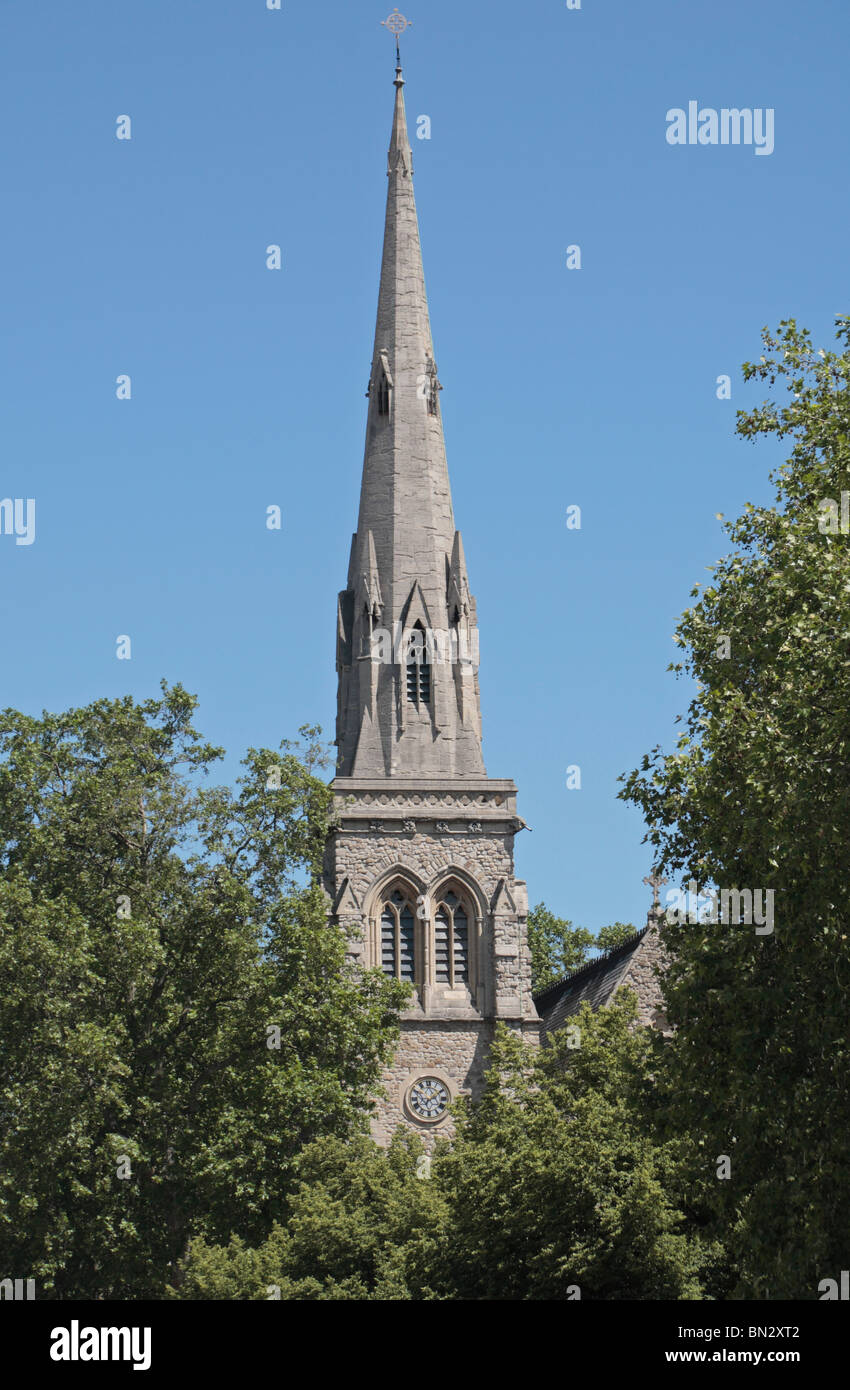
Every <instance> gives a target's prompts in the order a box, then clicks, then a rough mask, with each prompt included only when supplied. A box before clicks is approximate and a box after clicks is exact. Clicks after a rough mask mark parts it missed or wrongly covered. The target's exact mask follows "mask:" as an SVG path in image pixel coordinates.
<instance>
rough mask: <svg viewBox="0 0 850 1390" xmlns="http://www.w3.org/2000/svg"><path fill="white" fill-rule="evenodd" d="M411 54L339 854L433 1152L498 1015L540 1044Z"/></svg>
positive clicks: (347, 614)
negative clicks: (500, 771)
mask: <svg viewBox="0 0 850 1390" xmlns="http://www.w3.org/2000/svg"><path fill="white" fill-rule="evenodd" d="M403 87H404V79H403V77H402V73H401V66H400V62H399V60H398V59H397V66H396V76H395V89H396V95H395V111H394V114H393V125H392V135H391V138H390V148H389V158H388V165H387V175H388V181H389V182H388V189H387V207H386V220H385V226H384V249H383V258H382V263H381V281H380V288H379V292H378V315H377V324H376V328H375V342H374V350H373V353H372V370H371V376H370V379H369V389H368V392H367V396H368V402H369V404H368V411H367V420H366V448H365V456H364V461H363V478H362V484H361V490H360V512H359V517H358V522H357V531H356V533H355V535H354V537H353V540H352V544H351V558H350V562H349V568H348V583H347V587H346V588H345V589H344V590H343V592H342V593H341V594H340V596H339V606H338V616H337V672H338V679H339V689H338V708H337V727H336V743H337V748H338V759H337V775H336V777H335V779H334V782H333V791H334V803H335V812H336V817H335V825H334V828H333V831H332V833H331V836H330V839H329V843H328V851H327V859H326V886H327V888H328V891H329V893H330V894H331V897H332V899H333V914H334V919H335V920H336V921H338V922H339V923H340V924H341V925H342V926H343V927H344V928H345V929H346V931H347V932H348V934H349V939H350V942H351V946H350V952H351V955H352V957H353V958H354V959H355V960H356V961H357V962H358V963H359V964H360V965H362V966H364V967H372V968H379V969H383V970H384V971H385V972H386V973H387V974H390V975H394V976H395V977H397V978H399V979H402V980H407V981H409V982H410V983H411V985H412V987H413V995H412V998H411V1000H410V1004H409V1007H408V1008H407V1010H406V1011H405V1012H404V1013H403V1015H402V1031H401V1039H400V1043H399V1047H398V1050H397V1053H396V1057H395V1060H394V1063H393V1065H392V1067H391V1068H390V1069H389V1071H388V1072H387V1074H386V1075H385V1077H384V1080H383V1084H384V1088H385V1090H386V1097H385V1098H384V1099H381V1100H379V1101H378V1104H377V1113H376V1120H375V1137H376V1138H377V1139H378V1140H379V1141H380V1142H385V1141H387V1140H388V1139H389V1138H390V1137H391V1135H392V1132H393V1130H394V1129H395V1127H396V1126H397V1125H398V1124H402V1123H406V1124H407V1125H409V1126H411V1127H412V1128H414V1129H416V1130H418V1131H419V1132H420V1133H421V1134H422V1136H423V1138H424V1139H425V1141H426V1143H427V1144H428V1146H429V1147H430V1141H431V1140H432V1139H433V1137H434V1136H435V1135H437V1134H443V1135H445V1134H450V1133H451V1118H450V1116H449V1115H448V1113H447V1112H448V1106H449V1105H450V1104H451V1101H452V1100H454V1098H455V1097H456V1096H457V1095H458V1094H467V1095H468V1094H472V1095H475V1094H477V1092H478V1090H479V1088H480V1085H481V1081H482V1077H483V1073H484V1069H485V1067H486V1060H487V1051H488V1047H489V1043H490V1040H491V1038H492V1035H493V1030H494V1027H495V1024H496V1022H497V1021H499V1020H501V1021H503V1022H505V1023H506V1024H507V1025H508V1026H509V1027H510V1028H512V1029H515V1030H517V1031H518V1032H520V1033H522V1034H524V1035H530V1036H531V1037H532V1038H533V1039H535V1040H536V1039H537V1037H538V1032H539V1026H540V1025H539V1020H538V1016H537V1012H536V1009H535V1007H534V1003H533V1000H532V997H531V963H530V956H529V951H528V945H527V940H526V917H527V913H528V897H527V893H526V888H525V884H524V883H522V882H520V881H519V880H517V879H515V878H514V863H513V843H514V836H515V835H516V833H517V831H519V830H520V829H522V826H523V822H522V820H520V819H519V817H518V816H517V811H516V787H515V786H514V783H513V782H512V781H510V780H508V779H502V778H490V777H488V776H487V774H486V772H485V769H484V758H483V754H482V749H481V713H480V705H479V688H478V630H477V623H476V607H475V599H474V598H473V597H472V595H471V593H470V590H469V581H468V577H467V572H466V560H465V558H464V551H463V543H462V541H461V537H460V532H459V531H456V530H455V523H454V515H453V512H452V499H451V491H450V488H449V475H448V467H447V464H446V451H445V443H444V440H443V425H442V418H441V413H440V395H439V393H440V391H441V389H442V388H441V386H440V382H439V381H438V379H437V365H436V361H435V358H434V347H433V343H432V340H431V327H430V322H429V314H428V301H427V297H426V293H425V277H424V273H423V269H422V254H421V250H420V244H419V226H418V221H417V216H416V204H415V201H414V196H413V162H412V154H411V148H410V142H409V139H408V134H407V124H406V120H405V110H404V95H403Z"/></svg>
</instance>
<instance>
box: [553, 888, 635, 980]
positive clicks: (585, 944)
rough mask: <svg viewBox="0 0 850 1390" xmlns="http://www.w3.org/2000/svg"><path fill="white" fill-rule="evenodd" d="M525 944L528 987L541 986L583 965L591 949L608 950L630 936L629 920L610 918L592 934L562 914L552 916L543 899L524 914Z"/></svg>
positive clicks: (631, 934) (633, 929)
mask: <svg viewBox="0 0 850 1390" xmlns="http://www.w3.org/2000/svg"><path fill="white" fill-rule="evenodd" d="M527 930H528V946H529V950H530V952H531V985H532V989H535V990H538V989H545V988H546V986H547V985H550V984H552V983H553V982H554V981H555V980H559V979H561V977H562V976H563V975H568V974H569V973H570V972H571V971H572V970H578V969H579V968H580V967H581V966H582V965H586V964H587V962H588V960H590V958H591V952H592V951H594V950H597V951H610V950H612V949H613V948H614V947H615V946H619V945H620V944H621V943H622V942H623V941H627V940H628V938H629V937H630V936H634V934H635V928H634V927H633V926H632V925H631V923H629V922H612V923H611V925H610V926H607V927H601V928H600V930H599V932H598V933H597V935H596V936H594V935H593V933H592V932H590V931H588V930H587V928H586V927H574V926H573V924H572V922H570V921H569V920H568V919H567V918H566V917H556V916H555V914H554V912H550V910H549V908H548V907H547V906H546V904H545V903H538V904H537V906H536V907H533V908H532V909H531V911H530V912H529V914H528V929H527Z"/></svg>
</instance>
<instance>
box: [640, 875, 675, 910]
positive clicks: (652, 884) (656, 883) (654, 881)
mask: <svg viewBox="0 0 850 1390" xmlns="http://www.w3.org/2000/svg"><path fill="white" fill-rule="evenodd" d="M643 881H644V883H645V884H646V885H647V886H648V887H649V888H651V889H652V907H653V910H654V911H656V912H657V911H658V890H659V889H660V888H663V887H664V884H665V883H667V882H669V880H668V879H666V878H662V877H661V875H660V874H659V873H658V871H657V869H653V870H652V873H651V874H648V875H647V877H646V878H645V879H644V880H643Z"/></svg>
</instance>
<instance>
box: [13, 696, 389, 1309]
mask: <svg viewBox="0 0 850 1390" xmlns="http://www.w3.org/2000/svg"><path fill="white" fill-rule="evenodd" d="M195 704H196V702H195V700H194V698H193V697H192V696H190V695H189V694H187V692H186V691H185V690H183V689H182V687H180V686H179V685H177V686H174V687H172V688H168V687H166V686H165V685H163V693H162V698H161V699H158V700H148V701H145V702H143V703H140V704H137V703H134V702H133V701H132V700H131V699H129V698H126V699H118V700H99V701H96V702H95V703H94V704H91V705H89V706H87V707H85V708H82V709H75V710H70V711H68V712H67V713H65V714H60V715H50V714H45V715H43V716H42V717H41V718H40V719H35V718H29V717H27V716H24V715H22V714H19V713H17V712H15V711H12V710H7V711H5V713H4V714H3V715H2V716H0V1076H2V1080H1V1081H0V1117H2V1123H0V1265H2V1267H3V1269H4V1270H7V1271H10V1272H13V1273H14V1272H16V1271H17V1272H19V1273H22V1274H25V1275H26V1276H28V1277H34V1278H35V1279H36V1281H37V1285H38V1289H39V1296H40V1297H51V1296H54V1297H72V1296H76V1297H86V1298H95V1297H101V1298H133V1297H136V1298H137V1297H145V1296H161V1295H162V1291H163V1289H164V1286H165V1283H166V1280H167V1278H168V1277H169V1275H170V1273H171V1272H173V1270H174V1268H175V1266H176V1263H177V1262H178V1261H179V1260H180V1258H181V1257H182V1255H183V1254H184V1253H185V1251H186V1248H187V1245H188V1242H189V1240H190V1239H191V1237H193V1236H195V1235H199V1234H203V1235H206V1236H207V1237H208V1238H210V1239H218V1240H220V1239H226V1238H227V1237H228V1236H229V1234H230V1232H231V1231H232V1230H235V1229H237V1228H238V1229H239V1230H240V1231H242V1232H243V1233H244V1234H245V1236H246V1237H248V1238H251V1239H253V1240H261V1239H263V1238H264V1237H265V1236H267V1235H268V1233H269V1231H270V1230H271V1228H272V1226H273V1223H274V1220H275V1218H276V1217H277V1216H278V1215H279V1214H280V1212H281V1211H282V1210H283V1209H284V1203H285V1198H286V1194H287V1191H288V1190H289V1187H290V1186H291V1184H292V1182H293V1181H294V1179H295V1172H296V1167H297V1160H298V1157H299V1155H300V1153H301V1151H302V1149H303V1148H304V1146H305V1145H307V1144H309V1143H310V1142H311V1141H313V1140H315V1139H316V1138H317V1137H318V1136H321V1135H337V1136H347V1135H350V1134H352V1133H356V1132H358V1130H360V1129H362V1127H363V1125H364V1123H365V1122H364V1119H363V1117H364V1115H365V1114H366V1112H367V1110H368V1108H369V1103H370V1096H371V1095H372V1093H373V1092H374V1089H375V1087H376V1085H377V1082H378V1077H379V1073H380V1069H381V1064H382V1062H383V1060H384V1059H385V1058H386V1057H387V1055H388V1054H389V1052H390V1050H391V1047H392V1044H393V1042H394V1039H395V1037H396V1018H397V1012H396V1011H397V1008H398V1006H399V1005H400V1003H401V1002H402V999H403V997H404V989H403V987H401V986H398V985H396V984H395V982H393V981H389V980H387V979H385V978H384V977H383V976H381V975H379V974H377V973H375V972H367V973H366V974H364V975H363V976H361V977H359V978H355V976H354V975H353V974H352V973H351V971H350V970H349V969H348V968H347V967H346V964H345V947H346V942H345V939H344V937H343V935H342V933H341V932H339V931H337V930H336V929H334V928H333V927H331V926H329V925H328V923H327V917H326V913H327V905H326V899H325V897H324V895H323V893H322V891H321V889H320V888H319V886H318V873H319V864H320V858H321V854H322V849H323V846H324V842H325V837H326V833H327V825H328V816H329V814H330V792H329V789H328V787H327V785H326V784H325V782H324V781H322V779H321V778H320V777H319V776H318V775H317V771H318V769H319V767H320V765H321V749H320V746H319V744H318V743H317V736H318V733H319V731H318V730H316V729H312V728H307V729H305V730H303V731H302V733H303V735H304V739H305V742H304V744H303V746H301V747H296V746H295V745H293V744H290V743H289V742H287V741H284V742H282V743H281V745H280V747H279V748H278V749H276V750H270V749H251V750H250V751H249V752H248V754H247V755H246V757H245V759H244V762H243V769H244V771H243V776H242V777H241V779H240V781H239V784H238V786H237V788H236V789H229V788H227V787H223V786H214V785H207V784H206V782H205V777H206V774H207V773H208V772H209V770H210V768H211V766H212V765H213V764H214V762H215V760H216V759H217V758H218V757H219V756H220V753H221V750H219V749H216V748H213V747H211V746H210V745H208V744H207V743H205V742H204V741H203V740H202V738H201V737H200V735H199V734H198V733H197V731H196V730H195V729H194V727H193V725H192V716H193V712H194V709H195Z"/></svg>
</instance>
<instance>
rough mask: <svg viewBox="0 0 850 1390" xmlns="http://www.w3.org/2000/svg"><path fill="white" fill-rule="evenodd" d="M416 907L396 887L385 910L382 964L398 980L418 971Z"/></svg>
mask: <svg viewBox="0 0 850 1390" xmlns="http://www.w3.org/2000/svg"><path fill="white" fill-rule="evenodd" d="M415 921H416V919H415V918H414V915H413V909H412V907H411V906H410V903H409V902H408V901H407V899H406V898H405V896H404V894H403V893H402V892H401V890H400V889H398V888H396V889H395V890H394V892H392V893H391V894H390V896H389V898H388V899H387V901H386V902H385V903H384V906H383V910H382V912H381V967H382V969H383V972H384V974H385V975H392V976H393V977H394V978H395V979H396V980H413V979H414V978H415V974H416V959H415Z"/></svg>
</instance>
